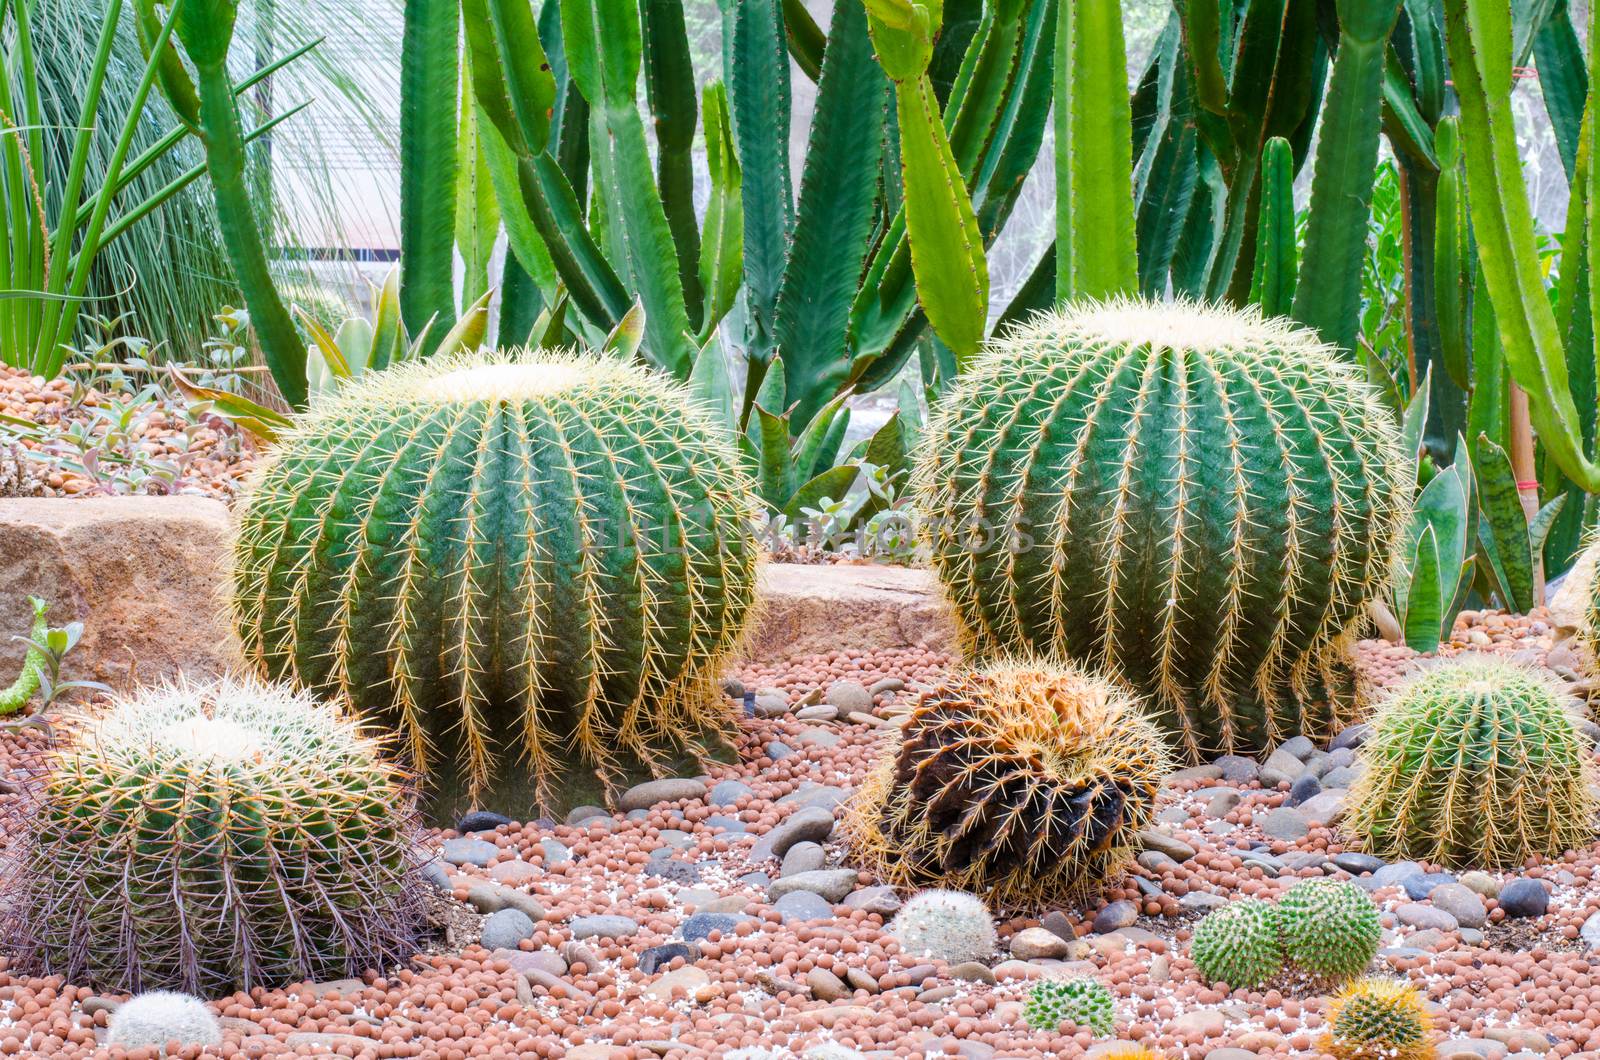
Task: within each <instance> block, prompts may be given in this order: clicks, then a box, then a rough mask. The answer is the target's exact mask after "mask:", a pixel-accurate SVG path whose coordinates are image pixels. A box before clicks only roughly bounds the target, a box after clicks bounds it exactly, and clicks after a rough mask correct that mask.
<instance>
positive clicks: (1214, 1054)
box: [1206, 1048, 1256, 1060]
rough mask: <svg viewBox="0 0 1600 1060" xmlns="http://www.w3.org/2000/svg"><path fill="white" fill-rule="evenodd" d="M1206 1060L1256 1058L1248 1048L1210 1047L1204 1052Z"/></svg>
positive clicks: (1254, 1059) (1249, 1059) (1251, 1059)
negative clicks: (1210, 1048)
mask: <svg viewBox="0 0 1600 1060" xmlns="http://www.w3.org/2000/svg"><path fill="white" fill-rule="evenodd" d="M1206 1060H1256V1054H1255V1053H1252V1052H1251V1051H1250V1050H1248V1049H1232V1048H1228V1049H1212V1050H1210V1051H1209V1052H1207V1053H1206Z"/></svg>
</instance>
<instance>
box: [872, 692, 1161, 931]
mask: <svg viewBox="0 0 1600 1060" xmlns="http://www.w3.org/2000/svg"><path fill="white" fill-rule="evenodd" d="M1167 764H1168V763H1167V758H1166V754H1165V752H1164V751H1163V749H1162V740H1161V736H1160V734H1159V733H1158V732H1157V731H1156V729H1155V727H1154V726H1153V725H1151V724H1150V723H1149V722H1148V721H1146V720H1145V719H1144V717H1143V716H1142V715H1141V714H1140V713H1139V709H1138V703H1137V701H1136V700H1135V699H1134V698H1133V697H1132V696H1130V695H1128V694H1127V693H1126V692H1124V691H1122V690H1121V689H1119V688H1117V687H1116V686H1114V685H1111V684H1109V683H1108V682H1106V681H1103V680H1101V679H1099V678H1095V677H1090V676H1087V675H1085V674H1083V673H1081V672H1079V671H1077V670H1075V669H1072V668H1070V667H1061V666H1058V665H1054V664H1048V663H1035V662H1028V661H1010V662H1001V663H994V664H991V665H989V666H987V667H984V668H983V669H980V670H976V671H965V672H958V673H956V674H955V675H953V676H952V677H950V678H949V679H948V680H947V681H945V683H944V684H942V685H940V686H939V687H937V688H935V689H934V690H932V691H931V692H928V693H927V694H925V695H924V696H923V697H922V699H921V701H920V702H919V703H918V704H917V706H916V708H915V709H914V710H913V711H912V714H911V719H910V723H909V724H908V725H906V727H905V729H904V735H903V737H902V740H901V742H900V744H899V745H898V746H897V747H894V748H891V749H890V750H888V751H887V752H886V753H885V755H884V757H883V759H882V761H880V762H879V764H878V766H877V768H876V769H874V770H873V772H872V773H871V774H870V775H869V777H868V779H867V781H866V783H865V784H864V785H863V786H862V789H861V791H860V793H859V794H858V795H857V797H856V799H855V801H854V802H853V803H852V805H851V808H850V812H849V814H848V815H847V816H846V818H845V830H846V832H847V833H848V834H849V836H850V837H851V840H852V842H853V844H854V846H855V849H856V853H857V855H858V856H860V857H862V858H864V859H866V860H867V861H868V862H869V863H871V864H872V866H873V868H874V869H875V871H877V872H878V873H879V874H880V875H881V876H883V877H884V878H886V879H889V880H892V881H894V882H896V883H900V884H904V885H909V886H917V885H927V884H939V885H942V886H947V887H955V888H959V889H962V890H970V891H975V892H977V893H980V894H985V895H987V896H989V898H990V899H991V900H993V901H995V902H999V903H1003V904H1032V903H1037V902H1041V901H1047V900H1048V901H1052V902H1061V901H1066V900H1068V899H1072V898H1077V897H1083V896H1085V895H1087V894H1090V893H1094V892H1098V891H1099V890H1101V889H1103V888H1104V887H1105V886H1106V885H1107V884H1108V883H1110V882H1112V881H1114V880H1115V879H1116V877H1117V876H1118V875H1119V874H1120V873H1121V871H1122V869H1123V868H1124V866H1125V865H1126V864H1127V861H1128V860H1129V859H1130V858H1131V857H1132V853H1131V845H1132V841H1133V837H1134V835H1135V833H1137V832H1138V830H1139V829H1140V828H1143V827H1144V826H1145V825H1147V824H1149V823H1150V820H1151V817H1152V816H1153V815H1154V813H1155V794H1156V790H1157V789H1158V788H1159V787H1160V785H1161V778H1162V777H1163V776H1164V775H1165V774H1166V772H1167Z"/></svg>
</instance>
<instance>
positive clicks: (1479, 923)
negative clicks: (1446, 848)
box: [1428, 883, 1543, 928]
mask: <svg viewBox="0 0 1600 1060" xmlns="http://www.w3.org/2000/svg"><path fill="white" fill-rule="evenodd" d="M1540 890H1541V891H1542V890H1543V888H1540ZM1428 901H1430V902H1432V903H1433V907H1434V908H1435V909H1443V910H1444V911H1445V912H1446V913H1449V914H1450V915H1451V916H1453V917H1455V918H1456V923H1457V924H1460V925H1461V926H1462V927H1469V928H1481V927H1483V925H1484V923H1485V922H1486V921H1487V920H1488V919H1489V910H1488V909H1487V908H1486V907H1485V906H1484V904H1483V899H1482V898H1481V897H1480V896H1479V895H1478V894H1477V893H1475V892H1474V891H1472V890H1471V889H1470V888H1467V887H1463V886H1462V885H1461V884H1459V883H1441V884H1440V885H1439V886H1437V887H1435V888H1434V889H1433V890H1431V891H1429V892H1428Z"/></svg>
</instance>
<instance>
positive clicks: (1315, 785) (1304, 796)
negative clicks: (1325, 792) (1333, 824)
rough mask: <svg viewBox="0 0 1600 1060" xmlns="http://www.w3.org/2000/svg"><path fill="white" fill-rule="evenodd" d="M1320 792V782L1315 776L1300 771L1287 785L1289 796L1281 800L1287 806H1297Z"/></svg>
mask: <svg viewBox="0 0 1600 1060" xmlns="http://www.w3.org/2000/svg"><path fill="white" fill-rule="evenodd" d="M1320 794H1322V784H1321V783H1320V782H1319V781H1318V780H1317V778H1316V777H1314V776H1312V775H1311V774H1310V773H1302V774H1300V775H1299V776H1298V777H1296V778H1295V781H1294V783H1293V784H1291V785H1290V786H1289V797H1288V798H1286V799H1284V800H1283V801H1284V804H1285V805H1287V806H1299V805H1300V804H1301V803H1303V802H1305V801H1306V800H1308V799H1310V798H1312V797H1313V796H1315V795H1320Z"/></svg>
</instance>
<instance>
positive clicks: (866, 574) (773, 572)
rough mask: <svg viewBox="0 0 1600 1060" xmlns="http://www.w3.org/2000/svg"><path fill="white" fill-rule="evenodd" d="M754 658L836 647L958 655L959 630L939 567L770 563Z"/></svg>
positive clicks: (764, 577)
mask: <svg viewBox="0 0 1600 1060" xmlns="http://www.w3.org/2000/svg"><path fill="white" fill-rule="evenodd" d="M760 592H761V599H762V607H763V613H762V615H761V618H760V619H759V621H758V622H757V625H756V629H755V630H754V632H753V634H752V636H751V638H750V643H749V648H748V652H749V655H750V657H751V658H753V659H761V660H763V661H767V662H772V661H779V660H782V659H786V658H793V657H795V656H799V655H808V654H812V653H816V652H825V651H834V650H837V649H839V648H842V647H848V648H850V649H852V650H862V651H867V650H875V649H888V648H924V649H928V650H931V651H944V652H950V653H952V654H954V653H955V652H956V628H955V622H954V619H953V617H952V615H951V612H950V608H949V606H948V605H947V604H946V603H945V601H944V599H943V598H942V597H941V596H940V594H939V585H938V582H937V581H936V580H935V579H934V576H933V574H932V573H931V572H929V571H926V570H919V569H914V568H910V567H885V566H878V565H866V564H863V565H852V564H845V563H838V564H814V565H813V564H796V563H769V564H766V565H765V566H764V567H762V569H761V583H760Z"/></svg>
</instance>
